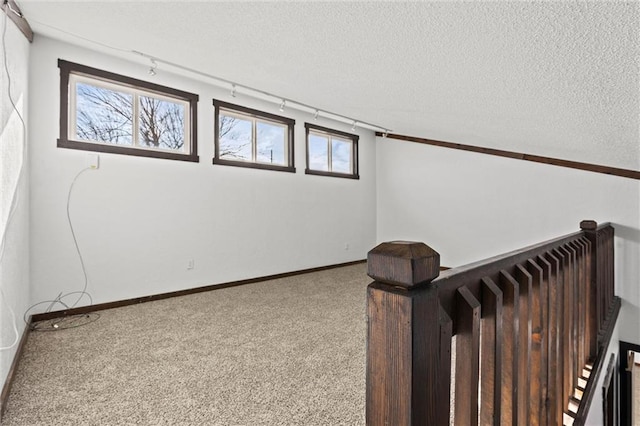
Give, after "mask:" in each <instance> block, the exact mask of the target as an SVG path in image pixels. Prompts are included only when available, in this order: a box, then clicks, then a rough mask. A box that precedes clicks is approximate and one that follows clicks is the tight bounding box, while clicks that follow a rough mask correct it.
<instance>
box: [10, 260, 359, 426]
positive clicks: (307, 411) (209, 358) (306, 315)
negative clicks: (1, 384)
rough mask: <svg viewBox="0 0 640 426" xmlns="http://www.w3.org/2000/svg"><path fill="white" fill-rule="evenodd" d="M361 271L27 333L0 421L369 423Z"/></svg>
mask: <svg viewBox="0 0 640 426" xmlns="http://www.w3.org/2000/svg"><path fill="white" fill-rule="evenodd" d="M365 269H366V266H365V265H364V264H359V265H355V266H349V267H344V268H339V269H333V270H328V271H323V272H316V273H312V274H307V275H301V276H297V277H290V278H284V279H278V280H272V281H268V282H263V283H256V284H250V285H245V286H241V287H234V288H228V289H221V290H215V291H210V292H206V293H199V294H195V295H190V296H183V297H179V298H171V299H166V300H161V301H156V302H150V303H144V304H139V305H133V306H127V307H123V308H118V309H111V310H105V311H102V312H100V315H101V317H100V318H99V319H98V320H97V321H96V322H94V323H91V324H88V325H86V326H83V327H79V328H75V329H69V330H62V331H55V332H32V333H31V334H30V335H29V339H28V341H27V345H26V348H25V349H26V350H25V353H24V356H23V358H22V361H21V363H20V367H19V369H18V372H17V376H16V379H15V382H14V385H13V389H12V393H11V397H10V399H9V403H8V405H7V410H6V413H5V416H4V419H3V425H5V426H16V425H20V426H24V425H29V426H35V425H360V424H364V404H365V335H366V312H365V305H366V286H367V284H368V283H369V282H370V281H371V280H370V279H369V278H368V277H367V276H366V272H365Z"/></svg>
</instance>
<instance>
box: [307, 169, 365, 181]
mask: <svg viewBox="0 0 640 426" xmlns="http://www.w3.org/2000/svg"><path fill="white" fill-rule="evenodd" d="M304 173H305V174H307V175H316V176H329V177H337V178H344V179H356V180H358V179H360V175H357V174H355V175H354V174H348V173H334V172H322V171H319V170H311V169H305V171H304Z"/></svg>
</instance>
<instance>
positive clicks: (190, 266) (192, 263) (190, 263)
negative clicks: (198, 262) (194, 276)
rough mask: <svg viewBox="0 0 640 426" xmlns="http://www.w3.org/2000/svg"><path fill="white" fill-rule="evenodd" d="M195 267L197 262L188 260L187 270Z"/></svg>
mask: <svg viewBox="0 0 640 426" xmlns="http://www.w3.org/2000/svg"><path fill="white" fill-rule="evenodd" d="M194 266H195V262H194V261H193V259H189V260H187V269H193V267H194Z"/></svg>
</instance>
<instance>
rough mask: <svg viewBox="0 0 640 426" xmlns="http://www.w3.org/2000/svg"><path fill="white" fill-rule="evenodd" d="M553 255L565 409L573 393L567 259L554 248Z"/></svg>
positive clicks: (563, 406)
mask: <svg viewBox="0 0 640 426" xmlns="http://www.w3.org/2000/svg"><path fill="white" fill-rule="evenodd" d="M552 253H553V255H554V256H555V257H556V259H558V265H559V276H558V280H557V282H558V285H559V287H560V288H559V291H558V297H559V305H560V306H559V309H560V315H559V318H558V319H559V321H560V323H561V326H559V344H560V360H561V362H560V366H559V368H560V370H561V372H562V373H561V376H562V409H563V410H566V408H567V403H568V402H569V397H570V396H571V394H572V393H573V388H572V385H571V355H570V353H571V351H570V347H571V345H570V344H569V342H570V340H571V339H570V334H571V329H570V321H569V318H570V315H569V299H568V287H569V286H568V276H567V275H568V274H567V272H566V270H567V268H568V260H567V259H566V255H565V254H564V253H563V252H562V251H560V250H558V249H554V250H553V251H552Z"/></svg>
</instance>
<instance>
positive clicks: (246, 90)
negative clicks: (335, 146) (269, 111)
mask: <svg viewBox="0 0 640 426" xmlns="http://www.w3.org/2000/svg"><path fill="white" fill-rule="evenodd" d="M0 1H3V0H0ZM131 53H133V54H135V55H139V56H142V57H144V58H146V59H149V60H150V61H151V67H150V68H149V75H155V74H156V69H157V67H158V63H162V64H163V65H166V66H168V67H170V68H175V69H179V70H182V71H185V72H187V73H190V74H196V75H198V76H200V77H206V78H208V79H211V80H214V81H215V82H217V83H218V85H219V87H226V88H228V87H231V91H230V94H231V97H233V98H234V97H236V95H237V88H238V87H239V88H240V89H241V91H242V95H243V96H244V95H248V96H252V97H255V98H261V99H265V98H266V99H270V100H271V101H272V102H274V103H276V104H277V105H279V107H278V109H279V110H280V112H284V110H285V107H287V106H290V107H291V108H293V109H297V110H302V111H305V112H307V113H309V112H310V113H312V114H313V118H314V120H317V119H318V117H320V115H322V117H323V118H326V119H329V120H336V121H340V122H342V123H345V124H347V125H348V124H349V123H351V124H352V126H351V130H352V131H355V130H356V128H358V127H361V128H362V129H371V130H376V131H381V132H384V133H385V134H387V133H390V132H391V131H390V130H389V129H386V128H384V127H382V126H378V125H376V124H373V123H368V122H366V121H360V120H355V119H354V118H352V117H348V116H346V115H342V114H337V113H334V112H330V111H327V110H320V109H319V108H316V107H314V106H312V105H308V104H305V103H302V102H298V101H294V100H291V99H285V98H283V97H280V96H278V95H276V94H274V93H270V92H267V91H264V90H260V89H256V88H255V87H251V86H245V85H244V84H240V83H236V82H233V81H231V80H227V79H225V78H222V77H217V76H215V75H212V74H209V73H206V72H203V71H199V70H196V69H193V68H189V67H186V66H184V65H181V64H178V63H175V62H170V61H168V60H166V59H162V58H156V57H154V56H151V55H148V54H146V53H143V52H139V51H137V50H131Z"/></svg>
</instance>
